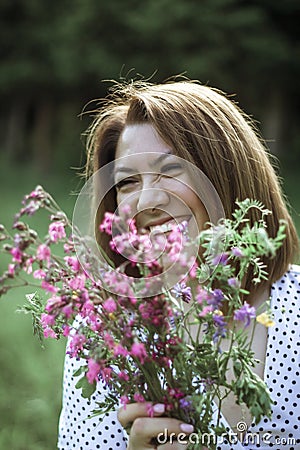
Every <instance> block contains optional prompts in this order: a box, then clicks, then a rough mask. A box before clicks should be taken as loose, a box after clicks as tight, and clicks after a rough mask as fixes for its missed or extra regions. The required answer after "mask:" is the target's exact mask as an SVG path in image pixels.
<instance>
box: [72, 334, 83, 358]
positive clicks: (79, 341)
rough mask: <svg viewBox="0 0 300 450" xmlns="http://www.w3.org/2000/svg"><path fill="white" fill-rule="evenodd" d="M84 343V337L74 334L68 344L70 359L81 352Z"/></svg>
mask: <svg viewBox="0 0 300 450" xmlns="http://www.w3.org/2000/svg"><path fill="white" fill-rule="evenodd" d="M85 343H86V337H85V336H84V335H83V334H74V336H72V340H71V342H70V346H69V349H70V350H69V351H68V353H69V354H70V355H71V357H76V356H78V353H79V352H80V351H82V350H83V346H84V344H85Z"/></svg>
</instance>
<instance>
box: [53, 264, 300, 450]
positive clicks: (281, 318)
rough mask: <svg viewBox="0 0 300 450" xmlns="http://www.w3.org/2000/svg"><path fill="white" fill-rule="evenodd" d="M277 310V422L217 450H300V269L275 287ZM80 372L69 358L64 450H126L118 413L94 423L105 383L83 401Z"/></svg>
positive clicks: (273, 360) (270, 369) (269, 360)
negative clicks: (79, 379) (77, 384)
mask: <svg viewBox="0 0 300 450" xmlns="http://www.w3.org/2000/svg"><path fill="white" fill-rule="evenodd" d="M271 307H272V310H273V312H274V320H275V324H276V325H275V326H274V327H270V328H269V329H268V342H267V355H266V365H265V374H264V378H265V382H266V383H267V385H268V387H269V390H270V392H271V396H272V399H273V402H274V403H273V408H272V418H271V419H267V418H264V419H262V420H261V422H260V423H259V424H258V425H256V426H254V425H252V426H251V427H250V429H249V430H248V433H247V434H246V435H245V438H244V441H243V443H241V442H240V441H239V440H237V439H236V438H235V437H234V435H232V436H233V437H232V439H230V442H228V441H225V440H224V441H223V442H220V443H219V445H218V446H217V450H243V449H247V450H254V449H255V450H256V449H260V450H270V449H272V450H300V398H299V397H300V374H299V371H300V364H299V363H300V358H299V345H300V339H299V338H300V333H299V330H300V327H299V318H300V267H299V266H292V267H291V269H290V270H289V271H288V272H287V273H286V274H285V275H284V276H283V277H282V278H281V279H280V280H278V281H277V282H276V283H274V284H273V286H272V292H271ZM79 366H80V361H76V360H75V359H74V358H73V359H71V358H69V357H68V356H66V361H65V372H64V380H63V383H64V394H63V408H62V412H61V416H60V422H59V438H58V449H59V450H69V449H76V450H96V449H101V450H118V449H120V450H121V449H122V450H125V449H126V445H127V437H126V433H125V432H124V430H123V429H122V427H121V425H120V423H119V422H118V419H117V415H116V412H113V413H110V414H107V415H105V416H104V417H103V416H95V417H92V418H89V415H90V414H91V412H92V411H93V410H94V409H96V407H97V405H96V403H97V402H99V401H102V400H103V393H104V392H105V389H107V387H105V386H104V385H103V384H102V383H100V382H99V383H98V386H97V391H96V392H95V393H94V395H93V396H92V397H91V399H90V400H87V399H84V398H82V397H81V394H80V392H81V391H80V390H79V389H76V388H75V384H76V382H77V381H78V378H73V376H72V374H73V373H74V371H75V370H76V369H77V368H78V367H79Z"/></svg>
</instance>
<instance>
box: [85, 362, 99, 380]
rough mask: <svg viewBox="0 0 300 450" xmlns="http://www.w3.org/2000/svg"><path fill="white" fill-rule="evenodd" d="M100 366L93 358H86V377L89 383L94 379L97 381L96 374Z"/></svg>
mask: <svg viewBox="0 0 300 450" xmlns="http://www.w3.org/2000/svg"><path fill="white" fill-rule="evenodd" d="M100 369H101V366H100V364H99V363H97V362H96V361H95V360H94V359H89V360H88V371H87V373H86V378H87V380H88V382H89V383H90V384H93V383H94V381H98V375H99V373H100Z"/></svg>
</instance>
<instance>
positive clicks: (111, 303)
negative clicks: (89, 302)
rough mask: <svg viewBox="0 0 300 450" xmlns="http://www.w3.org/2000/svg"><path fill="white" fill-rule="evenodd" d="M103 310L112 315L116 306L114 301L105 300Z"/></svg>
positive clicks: (110, 299)
mask: <svg viewBox="0 0 300 450" xmlns="http://www.w3.org/2000/svg"><path fill="white" fill-rule="evenodd" d="M103 308H104V309H105V311H107V312H108V313H113V312H115V311H116V309H117V304H116V302H115V301H114V299H113V298H112V297H109V298H108V299H107V300H105V302H104V303H103Z"/></svg>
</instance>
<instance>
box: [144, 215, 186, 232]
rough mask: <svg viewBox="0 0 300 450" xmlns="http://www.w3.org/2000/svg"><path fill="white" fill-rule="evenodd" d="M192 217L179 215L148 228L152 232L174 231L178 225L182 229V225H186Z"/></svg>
mask: <svg viewBox="0 0 300 450" xmlns="http://www.w3.org/2000/svg"><path fill="white" fill-rule="evenodd" d="M190 219H191V216H187V217H178V218H175V219H170V220H168V221H166V222H164V223H162V224H153V225H149V226H148V227H147V229H148V230H149V231H150V233H154V232H155V233H169V232H170V231H173V230H174V228H175V229H176V227H177V228H178V229H180V228H181V227H186V226H187V225H188V223H189V221H190Z"/></svg>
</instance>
